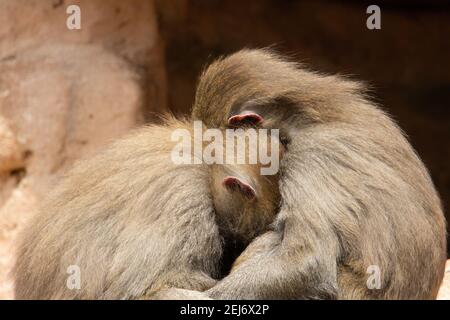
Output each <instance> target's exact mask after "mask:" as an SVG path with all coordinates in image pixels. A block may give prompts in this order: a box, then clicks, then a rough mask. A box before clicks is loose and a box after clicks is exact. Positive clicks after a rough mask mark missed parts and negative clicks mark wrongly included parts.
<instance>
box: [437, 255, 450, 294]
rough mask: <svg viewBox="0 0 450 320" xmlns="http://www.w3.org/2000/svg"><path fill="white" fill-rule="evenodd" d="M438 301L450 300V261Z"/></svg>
mask: <svg viewBox="0 0 450 320" xmlns="http://www.w3.org/2000/svg"><path fill="white" fill-rule="evenodd" d="M437 299H438V300H450V260H447V264H446V265H445V274H444V280H443V281H442V285H441V289H440V290H439V294H438V297H437Z"/></svg>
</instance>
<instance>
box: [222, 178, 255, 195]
mask: <svg viewBox="0 0 450 320" xmlns="http://www.w3.org/2000/svg"><path fill="white" fill-rule="evenodd" d="M222 184H223V186H224V187H225V188H227V190H229V191H230V192H238V193H240V194H241V195H242V196H244V197H245V198H247V199H249V200H253V199H255V198H256V191H255V189H254V188H253V187H252V186H251V185H249V184H248V183H246V182H244V181H243V180H241V179H239V178H236V177H233V176H228V177H225V178H224V179H223V181H222Z"/></svg>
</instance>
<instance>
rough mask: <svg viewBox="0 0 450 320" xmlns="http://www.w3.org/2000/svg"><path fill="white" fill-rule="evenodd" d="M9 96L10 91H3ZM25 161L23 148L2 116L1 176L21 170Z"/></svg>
mask: <svg viewBox="0 0 450 320" xmlns="http://www.w3.org/2000/svg"><path fill="white" fill-rule="evenodd" d="M0 94H1V93H0ZM8 94H9V93H8V91H3V95H8ZM0 99H1V98H0ZM23 161H24V157H23V153H22V148H21V147H20V145H19V143H18V141H17V138H16V136H15V134H14V133H13V132H12V130H11V128H10V126H9V124H8V122H7V121H6V119H5V118H4V117H1V116H0V174H2V173H5V172H8V171H11V170H14V169H17V168H20V167H21V166H23Z"/></svg>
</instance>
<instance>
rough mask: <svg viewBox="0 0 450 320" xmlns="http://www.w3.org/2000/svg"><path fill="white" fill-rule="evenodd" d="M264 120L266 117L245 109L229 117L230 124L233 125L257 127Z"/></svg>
mask: <svg viewBox="0 0 450 320" xmlns="http://www.w3.org/2000/svg"><path fill="white" fill-rule="evenodd" d="M263 122H264V118H263V117H262V116H261V115H259V114H257V113H256V112H253V111H243V112H241V113H239V114H235V115H232V116H231V117H229V118H228V125H230V126H232V127H244V126H252V127H256V126H259V125H261V124H262V123H263Z"/></svg>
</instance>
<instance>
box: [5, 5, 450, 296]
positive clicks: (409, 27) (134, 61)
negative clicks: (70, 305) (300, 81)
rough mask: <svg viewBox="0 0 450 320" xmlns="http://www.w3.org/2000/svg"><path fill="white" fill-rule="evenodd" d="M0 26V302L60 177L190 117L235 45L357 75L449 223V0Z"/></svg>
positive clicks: (91, 11)
mask: <svg viewBox="0 0 450 320" xmlns="http://www.w3.org/2000/svg"><path fill="white" fill-rule="evenodd" d="M71 4H76V5H79V7H80V9H81V27H82V28H81V30H68V29H67V27H66V19H67V17H68V14H67V13H66V8H67V7H68V5H71ZM370 4H377V5H379V6H380V7H381V28H382V29H381V30H368V29H367V28H366V19H367V17H368V14H366V8H367V6H368V5H370ZM0 21H1V24H0V299H1V298H12V289H13V283H12V281H11V279H10V278H9V277H8V272H9V270H10V268H11V265H12V262H13V258H14V243H15V242H14V240H15V237H16V235H17V232H18V230H19V229H20V227H21V226H22V225H23V224H24V222H26V221H27V219H28V218H29V217H30V216H31V215H32V214H33V212H34V211H35V210H36V208H37V207H38V206H39V203H40V201H41V199H42V198H43V197H44V196H45V194H46V193H47V192H48V190H49V188H51V186H52V185H53V184H54V183H55V182H56V181H57V180H58V179H59V177H60V174H61V173H62V172H64V170H65V169H66V168H68V167H70V166H71V165H72V163H73V162H74V161H75V160H77V159H79V158H82V157H87V156H89V155H90V154H92V153H93V152H95V151H97V150H99V149H100V148H102V147H103V146H104V145H105V144H107V143H108V142H109V141H111V140H114V139H116V138H118V137H120V136H121V135H123V134H125V133H126V132H128V131H129V130H130V129H132V128H134V127H136V126H139V125H141V124H143V123H145V122H149V121H150V122H151V121H153V120H154V119H156V117H155V114H157V113H161V112H164V111H167V110H170V111H172V112H174V113H176V114H187V113H189V109H190V107H191V105H192V102H193V96H194V90H195V85H196V80H197V77H198V75H199V73H200V71H201V70H202V68H203V67H204V66H205V65H206V64H207V63H208V62H210V61H212V60H213V59H214V58H216V57H217V56H220V55H223V54H227V53H231V52H233V51H236V50H239V49H242V48H245V47H250V48H251V47H266V46H272V47H273V48H274V49H276V50H278V51H279V52H281V53H284V54H287V55H289V56H291V57H293V58H294V59H297V60H299V61H302V62H304V63H306V64H307V65H309V66H310V67H311V68H313V69H316V70H319V71H322V72H328V73H342V74H347V75H352V76H353V78H354V79H361V80H364V81H366V82H368V83H369V84H370V85H371V87H372V89H373V97H374V99H375V101H377V102H378V103H380V104H381V105H382V106H383V107H384V108H385V109H386V110H387V111H388V112H389V113H390V114H391V115H393V117H394V118H395V119H396V120H397V121H398V122H399V124H400V126H401V127H402V128H403V129H404V131H405V132H406V133H407V135H408V136H409V138H410V140H411V142H412V144H413V146H414V147H415V148H416V149H417V151H418V153H419V154H420V156H421V157H422V159H423V160H424V162H425V163H426V165H427V166H428V168H429V169H430V171H431V174H432V177H433V180H434V182H435V184H436V186H437V189H438V191H439V192H440V194H441V196H442V200H443V205H444V210H445V211H446V214H447V219H448V220H450V212H449V210H448V208H449V206H450V161H449V158H450V146H449V143H448V142H447V139H448V138H449V137H450V109H449V107H450V59H449V58H450V40H449V39H450V2H449V1H435V0H409V1H408V0H389V1H388V0H386V1H376V2H374V3H366V2H364V1H356V0H355V1H331V0H330V1H324V0H323V1H321V0H310V1H300V0H299V1H294V0H284V1H279V0H246V1H234V0H127V1H122V0H108V1H104V0H71V1H68V0H0ZM367 125H368V126H370V123H368V124H367ZM442 292H444V291H442ZM447 295H448V296H449V297H450V286H448V288H447Z"/></svg>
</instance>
